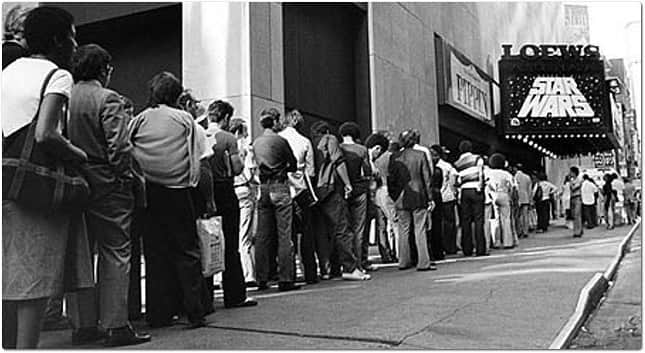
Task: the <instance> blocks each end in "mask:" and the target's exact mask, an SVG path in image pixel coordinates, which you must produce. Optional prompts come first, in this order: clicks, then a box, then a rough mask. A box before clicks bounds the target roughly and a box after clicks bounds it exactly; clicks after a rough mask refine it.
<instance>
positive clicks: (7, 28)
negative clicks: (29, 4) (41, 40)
mask: <svg viewBox="0 0 645 353" xmlns="http://www.w3.org/2000/svg"><path fill="white" fill-rule="evenodd" d="M7 5H9V4H7ZM28 14H29V8H26V7H24V6H23V5H14V6H13V8H11V10H9V11H8V12H7V15H6V16H5V18H4V35H3V37H4V38H3V40H2V69H3V70H4V69H5V68H6V67H7V66H9V64H11V63H12V62H14V61H16V60H17V59H20V58H22V57H26V56H27V55H28V54H29V50H28V49H27V40H26V39H25V28H24V22H25V19H26V18H27V15H28Z"/></svg>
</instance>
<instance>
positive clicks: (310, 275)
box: [292, 196, 318, 281]
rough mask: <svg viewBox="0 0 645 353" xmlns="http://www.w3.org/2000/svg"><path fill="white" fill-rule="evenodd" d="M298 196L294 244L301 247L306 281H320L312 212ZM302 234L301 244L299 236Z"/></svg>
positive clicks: (301, 259)
mask: <svg viewBox="0 0 645 353" xmlns="http://www.w3.org/2000/svg"><path fill="white" fill-rule="evenodd" d="M299 200H300V199H298V197H297V196H296V198H295V199H294V202H293V216H294V217H293V223H294V225H293V227H294V228H293V236H292V239H293V242H294V244H298V245H299V246H300V261H301V262H302V267H303V268H304V274H305V281H314V280H316V279H318V271H317V268H316V256H315V245H316V242H315V236H314V232H312V210H311V208H310V207H308V206H307V205H304V204H301V203H300V202H299ZM298 234H301V237H300V242H299V243H298V242H297V237H296V236H297V235H298Z"/></svg>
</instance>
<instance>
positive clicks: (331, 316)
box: [41, 226, 629, 349]
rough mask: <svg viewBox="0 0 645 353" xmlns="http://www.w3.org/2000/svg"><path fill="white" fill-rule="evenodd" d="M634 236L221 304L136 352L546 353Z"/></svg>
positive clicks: (594, 237)
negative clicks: (455, 352) (483, 352)
mask: <svg viewBox="0 0 645 353" xmlns="http://www.w3.org/2000/svg"><path fill="white" fill-rule="evenodd" d="M628 231H629V228H628V227H626V226H625V227H620V228H616V229H614V230H612V231H607V230H605V229H604V228H603V227H599V228H596V229H594V230H591V231H586V232H585V235H584V237H582V238H573V237H571V231H570V230H567V229H565V228H563V227H552V228H551V230H550V231H549V232H547V233H544V234H532V235H531V237H529V238H528V239H521V244H520V246H519V247H517V248H515V249H512V250H493V252H492V255H491V256H488V257H473V258H464V257H461V256H454V257H450V258H449V259H447V260H445V261H442V262H439V266H438V267H439V270H438V271H433V272H417V271H415V270H413V269H412V270H405V271H399V270H398V269H397V268H396V267H395V266H394V267H393V266H385V267H383V268H381V269H380V270H379V271H377V272H375V273H374V274H373V278H372V280H371V281H366V282H346V281H340V280H332V281H325V282H322V283H320V284H316V285H310V286H306V287H305V288H303V289H302V290H300V291H295V292H286V293H282V292H278V291H277V289H275V288H272V289H270V290H268V291H264V292H260V293H258V292H255V291H250V295H251V296H254V297H255V298H256V299H258V301H259V303H260V304H259V306H257V307H253V308H242V309H224V308H223V304H222V301H221V297H218V299H217V307H216V309H217V311H216V312H215V313H214V314H213V315H211V316H210V317H209V321H210V324H209V325H208V327H205V328H201V329H197V330H185V329H184V326H183V325H177V326H174V327H171V328H165V329H159V330H150V332H151V333H152V335H153V341H152V342H150V343H147V344H143V345H139V346H136V348H139V349H382V348H385V349H540V348H541V349H545V348H547V347H548V346H549V344H550V343H551V341H552V340H553V339H554V338H555V336H556V335H557V333H558V331H559V330H560V328H561V327H562V326H563V325H564V324H565V322H566V321H567V319H568V317H569V316H570V315H571V314H572V312H573V310H574V308H575V305H576V301H577V298H578V294H579V292H580V290H581V289H582V287H583V286H584V285H585V283H586V282H587V281H588V280H589V279H590V278H591V277H592V276H593V274H594V273H596V272H599V271H604V269H605V268H606V267H607V266H608V264H609V263H610V262H611V259H612V258H613V257H614V255H615V253H616V250H617V247H618V244H619V242H620V240H621V239H622V238H623V237H624V236H625V235H626V234H627V232H628ZM141 325H143V323H141ZM142 328H145V326H143V327H142ZM70 335H71V333H70V331H56V332H45V333H43V336H42V338H41V347H42V348H70V347H71V346H70ZM94 347H95V346H83V347H79V348H88V349H91V348H94ZM96 347H99V346H96ZM132 348H134V347H132Z"/></svg>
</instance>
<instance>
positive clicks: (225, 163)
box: [207, 100, 257, 308]
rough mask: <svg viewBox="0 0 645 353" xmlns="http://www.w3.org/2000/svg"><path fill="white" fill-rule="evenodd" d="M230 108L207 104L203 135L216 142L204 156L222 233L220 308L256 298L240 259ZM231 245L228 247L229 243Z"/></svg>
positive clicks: (238, 161)
mask: <svg viewBox="0 0 645 353" xmlns="http://www.w3.org/2000/svg"><path fill="white" fill-rule="evenodd" d="M233 112H234V108H233V106H232V105H231V104H229V103H228V102H224V101H221V100H216V101H214V102H212V103H211V104H210V105H209V106H208V119H209V120H210V124H209V126H208V130H207V135H212V136H213V137H214V139H215V141H216V143H215V146H213V155H212V156H211V157H209V158H208V163H209V164H210V168H211V173H212V175H213V185H214V187H213V190H214V195H215V206H216V207H217V212H218V214H219V215H221V216H222V231H223V232H224V243H225V244H229V246H225V247H224V272H223V273H222V289H223V291H224V307H226V308H237V307H247V306H255V305H257V301H255V300H254V299H253V298H249V297H247V295H246V282H245V280H244V274H243V272H242V262H241V260H240V251H239V248H238V246H239V242H240V240H239V236H240V208H239V200H238V198H237V195H236V194H235V187H234V180H233V179H234V177H235V176H237V175H240V173H242V169H243V167H244V165H243V164H242V158H241V157H240V151H239V149H238V143H237V138H236V137H235V135H233V134H232V133H230V132H228V131H227V130H228V128H229V125H230V122H231V117H232V116H233ZM231 245H232V246H231Z"/></svg>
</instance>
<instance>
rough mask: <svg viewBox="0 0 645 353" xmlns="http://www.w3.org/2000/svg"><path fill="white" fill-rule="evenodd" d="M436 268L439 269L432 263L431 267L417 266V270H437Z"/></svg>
mask: <svg viewBox="0 0 645 353" xmlns="http://www.w3.org/2000/svg"><path fill="white" fill-rule="evenodd" d="M436 270H437V266H434V265H430V267H426V268H417V271H436Z"/></svg>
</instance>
